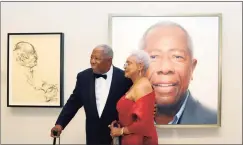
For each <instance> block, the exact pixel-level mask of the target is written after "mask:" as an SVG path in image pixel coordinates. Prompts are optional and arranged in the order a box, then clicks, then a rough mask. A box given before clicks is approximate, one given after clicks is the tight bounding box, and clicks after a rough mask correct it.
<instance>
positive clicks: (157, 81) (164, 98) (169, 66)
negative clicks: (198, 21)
mask: <svg viewBox="0 0 243 145" xmlns="http://www.w3.org/2000/svg"><path fill="white" fill-rule="evenodd" d="M144 50H145V51H147V52H148V53H149V55H150V59H151V63H150V67H149V70H148V72H147V76H148V78H149V79H150V81H151V83H152V85H153V87H154V90H155V94H156V102H157V103H158V104H160V105H171V104H175V103H176V102H178V100H179V99H180V97H181V96H182V95H183V94H184V93H185V92H186V90H187V89H188V86H189V83H190V80H191V79H192V73H193V70H194V68H195V67H196V64H197V60H196V59H192V54H191V52H190V50H189V48H188V40H187V36H186V34H185V32H184V31H183V30H182V29H180V28H178V27H175V26H174V27H173V26H167V27H158V28H154V29H153V30H151V31H150V32H149V33H148V34H147V36H146V38H145V47H144Z"/></svg>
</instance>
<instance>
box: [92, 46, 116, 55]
mask: <svg viewBox="0 0 243 145" xmlns="http://www.w3.org/2000/svg"><path fill="white" fill-rule="evenodd" d="M95 48H102V49H103V50H104V55H105V56H107V57H111V58H113V50H112V48H111V47H110V46H109V45H107V44H100V45H98V46H96V47H95Z"/></svg>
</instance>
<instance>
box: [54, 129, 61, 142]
mask: <svg viewBox="0 0 243 145" xmlns="http://www.w3.org/2000/svg"><path fill="white" fill-rule="evenodd" d="M52 133H53V135H54V138H53V145H56V138H58V144H59V145H60V138H61V137H60V136H58V132H57V131H56V130H53V132H52Z"/></svg>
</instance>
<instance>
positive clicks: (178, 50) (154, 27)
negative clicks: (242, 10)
mask: <svg viewBox="0 0 243 145" xmlns="http://www.w3.org/2000/svg"><path fill="white" fill-rule="evenodd" d="M111 20H112V21H111V23H112V32H111V40H112V41H111V43H112V47H113V48H115V49H116V50H119V54H120V55H119V56H118V57H119V58H117V60H116V63H117V64H122V63H123V62H122V61H123V58H122V57H124V58H126V54H127V53H129V52H130V51H131V50H133V49H142V50H145V51H146V52H147V53H148V54H149V56H150V66H149V71H148V72H147V77H148V78H149V80H150V82H151V85H152V86H153V88H154V91H155V94H156V106H157V113H156V115H155V118H154V123H155V124H156V125H218V124H219V119H218V118H219V115H220V113H219V111H220V110H219V109H218V108H219V106H220V92H219V91H220V89H219V88H220V83H218V82H219V79H220V73H219V71H220V70H218V68H219V65H220V63H219V61H218V60H219V58H220V55H219V54H220V53H219V51H220V48H219V47H220V45H219V38H220V35H219V17H218V16H214V17H116V16H114V17H112V19H111ZM139 24H140V25H141V27H139ZM135 25H136V27H135ZM128 30H129V31H130V34H128ZM206 30H207V31H206ZM133 33H134V34H133ZM125 36H127V37H128V38H125ZM118 40H120V41H121V42H119V41H118ZM119 47H120V48H119ZM121 47H122V48H121ZM122 51H124V52H122ZM210 53H211V54H210ZM122 54H123V55H122ZM209 72H211V74H210V73H209Z"/></svg>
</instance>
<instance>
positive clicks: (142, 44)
mask: <svg viewBox="0 0 243 145" xmlns="http://www.w3.org/2000/svg"><path fill="white" fill-rule="evenodd" d="M167 26H173V27H178V28H180V29H181V30H182V31H183V32H184V33H185V34H186V37H187V46H188V49H189V52H190V54H191V56H193V44H192V39H191V37H190V35H189V33H188V32H187V30H186V29H185V28H184V27H182V26H181V25H179V24H177V23H175V22H171V21H162V22H158V23H156V24H154V25H152V26H151V27H149V28H148V29H147V30H146V31H145V33H144V35H143V37H142V39H141V42H140V48H141V49H144V48H145V47H146V36H147V34H148V33H149V32H150V31H151V30H153V29H155V28H158V27H167Z"/></svg>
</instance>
